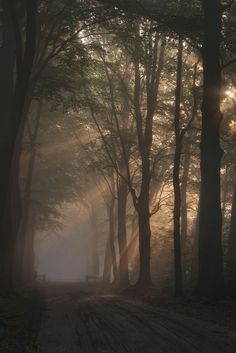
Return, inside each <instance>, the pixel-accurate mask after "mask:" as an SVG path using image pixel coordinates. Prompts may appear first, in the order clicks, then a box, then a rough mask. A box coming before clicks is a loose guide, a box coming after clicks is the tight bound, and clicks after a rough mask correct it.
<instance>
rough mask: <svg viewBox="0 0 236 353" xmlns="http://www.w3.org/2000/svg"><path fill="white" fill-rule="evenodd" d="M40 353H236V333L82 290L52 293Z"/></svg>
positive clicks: (70, 287)
mask: <svg viewBox="0 0 236 353" xmlns="http://www.w3.org/2000/svg"><path fill="white" fill-rule="evenodd" d="M38 352H39V353H75V352H78V353H236V332H227V331H225V330H223V329H221V328H219V327H217V326H210V325H208V324H206V323H204V322H202V321H198V320H194V319H191V318H188V317H185V316H182V315H179V314H175V313H172V312H168V311H165V310H164V309H157V308H155V307H153V306H151V305H148V304H144V303H142V302H139V301H133V300H131V299H127V298H122V297H118V296H108V295H107V296H101V295H100V296H99V295H93V294H89V293H86V292H85V291H83V290H82V289H81V288H79V287H78V286H76V285H74V286H73V285H68V286H66V285H63V286H62V285H61V286H60V285H53V286H50V287H48V288H47V289H46V310H45V314H44V318H43V322H42V327H41V331H40V335H39V350H38Z"/></svg>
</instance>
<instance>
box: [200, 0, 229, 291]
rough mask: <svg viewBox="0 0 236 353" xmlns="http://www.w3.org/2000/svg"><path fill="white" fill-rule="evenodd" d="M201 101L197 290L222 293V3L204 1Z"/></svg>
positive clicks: (209, 0) (210, 0) (215, 0)
mask: <svg viewBox="0 0 236 353" xmlns="http://www.w3.org/2000/svg"><path fill="white" fill-rule="evenodd" d="M203 10H204V43H203V51H202V52H203V79H204V83H203V103H202V135H201V147H200V148H201V190H200V216H199V277H198V285H197V288H196V293H197V294H198V295H203V296H220V295H222V294H223V293H224V276H223V256H222V240H221V233H222V215H221V200H220V167H221V158H222V155H223V151H222V149H221V146H220V123H221V120H222V114H221V111H220V98H221V83H222V79H221V65H220V58H221V56H220V42H221V40H220V36H221V16H222V11H221V4H220V1H219V0H214V1H212V0H203Z"/></svg>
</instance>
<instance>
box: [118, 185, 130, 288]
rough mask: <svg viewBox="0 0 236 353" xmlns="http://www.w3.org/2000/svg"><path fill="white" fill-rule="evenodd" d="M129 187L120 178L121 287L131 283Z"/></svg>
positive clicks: (119, 238) (119, 234)
mask: <svg viewBox="0 0 236 353" xmlns="http://www.w3.org/2000/svg"><path fill="white" fill-rule="evenodd" d="M127 193H128V187H127V184H126V183H125V181H124V180H123V179H122V178H120V180H119V182H118V189H117V203H118V204H117V208H118V245H119V255H120V263H119V276H120V283H119V285H120V287H121V288H126V287H127V286H128V285H129V272H128V249H127V232H126V205H127Z"/></svg>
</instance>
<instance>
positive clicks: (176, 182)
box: [173, 36, 183, 296]
mask: <svg viewBox="0 0 236 353" xmlns="http://www.w3.org/2000/svg"><path fill="white" fill-rule="evenodd" d="M182 65H183V40H182V38H181V36H179V43H178V62H177V77H176V90H175V117H174V126H175V154H174V170H173V187H174V217H173V221H174V264H175V295H176V296H181V295H182V294H183V278H182V260H181V223H180V215H181V191H180V177H179V173H180V162H181V153H182V140H183V138H182V134H181V131H180V103H181V90H182Z"/></svg>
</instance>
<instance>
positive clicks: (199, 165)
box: [0, 0, 236, 296]
mask: <svg viewBox="0 0 236 353" xmlns="http://www.w3.org/2000/svg"><path fill="white" fill-rule="evenodd" d="M235 11H236V6H235V4H234V2H229V3H225V4H220V2H219V1H218V0H215V1H214V4H212V1H210V0H204V1H202V2H201V1H194V2H187V1H178V2H172V1H143V2H142V1H140V2H139V1H132V0H130V1H125V2H123V1H83V0H81V1H73V0H70V1H60V0H55V1H50V0H38V1H36V0H28V1H26V4H25V6H24V5H22V3H21V2H20V1H3V3H2V7H1V18H2V19H1V38H2V39H1V48H0V61H1V65H0V71H1V81H0V87H1V94H0V111H1V129H0V134H1V136H0V141H1V146H0V165H1V174H0V180H1V191H0V224H1V233H0V283H1V289H2V290H3V292H5V291H9V290H12V288H13V287H14V286H22V285H25V284H27V283H29V282H31V281H33V279H34V276H35V259H34V239H35V234H36V236H37V239H39V238H38V237H39V233H40V234H41V241H42V242H43V241H44V239H43V237H42V234H47V237H50V236H51V237H54V234H55V232H59V231H60V229H63V226H64V225H65V224H66V223H67V222H73V218H72V219H71V218H70V220H69V221H68V218H67V217H66V213H67V211H66V208H67V207H69V208H70V207H72V208H75V209H76V210H78V218H79V217H82V218H83V219H86V220H87V221H86V226H84V227H85V228H84V229H85V230H84V231H83V232H82V233H83V237H86V238H87V247H86V249H87V250H86V251H88V259H87V261H88V266H87V270H85V272H86V271H87V276H92V277H95V278H98V277H100V278H101V281H102V283H103V285H104V287H105V288H106V287H107V286H108V287H109V286H110V285H112V286H113V287H114V288H117V289H121V290H122V289H126V288H128V287H129V286H130V285H135V286H136V288H137V289H138V288H151V287H152V286H153V285H156V287H157V289H158V290H159V291H160V293H164V294H166V293H169V294H175V295H182V294H183V293H195V294H196V295H203V296H221V295H224V294H225V293H226V292H227V291H230V293H234V291H235V290H236V286H235V280H236V272H235V271H236V266H235V261H236V253H235V252H236V224H235V218H236V200H235V198H236V196H235V195H236V191H235V186H234V185H235V151H236V145H235V144H236V140H235V136H236V120H235V109H236V108H235V107H236V105H235V99H236V78H235V77H236V76H235V72H236V71H235V51H236V50H235V40H234V39H235V38H234V36H235V29H236V27H235V14H236V12H235ZM223 151H224V153H223ZM73 217H75V219H76V217H77V216H76V212H74V213H73ZM75 224H77V223H76V222H75ZM73 232H75V233H76V229H75V228H74V229H73ZM78 234H81V229H78ZM54 241H55V240H54ZM68 241H70V240H68ZM36 244H38V240H37V242H36ZM36 252H37V249H36ZM78 254H79V250H78ZM78 256H79V255H78Z"/></svg>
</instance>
